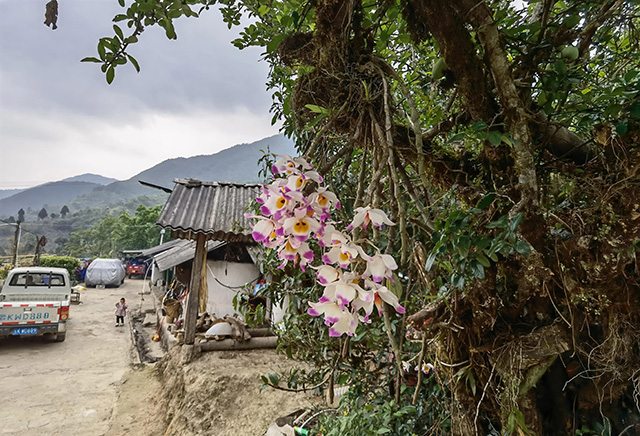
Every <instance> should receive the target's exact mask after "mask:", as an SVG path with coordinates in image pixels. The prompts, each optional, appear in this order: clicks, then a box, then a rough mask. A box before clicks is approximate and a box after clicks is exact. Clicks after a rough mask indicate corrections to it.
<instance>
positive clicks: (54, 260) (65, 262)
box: [40, 256, 80, 281]
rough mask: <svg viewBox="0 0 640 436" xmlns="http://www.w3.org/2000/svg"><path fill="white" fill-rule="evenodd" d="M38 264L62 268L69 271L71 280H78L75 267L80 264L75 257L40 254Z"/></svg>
mask: <svg viewBox="0 0 640 436" xmlns="http://www.w3.org/2000/svg"><path fill="white" fill-rule="evenodd" d="M40 266H49V267H52V268H64V269H66V270H67V271H69V276H71V280H76V281H77V280H79V277H78V274H77V273H76V268H78V267H79V266H80V261H79V260H78V259H76V258H75V257H69V256H42V257H41V258H40Z"/></svg>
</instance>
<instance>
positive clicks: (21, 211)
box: [18, 208, 24, 222]
mask: <svg viewBox="0 0 640 436" xmlns="http://www.w3.org/2000/svg"><path fill="white" fill-rule="evenodd" d="M18 221H20V222H24V209H22V208H20V210H19V211H18Z"/></svg>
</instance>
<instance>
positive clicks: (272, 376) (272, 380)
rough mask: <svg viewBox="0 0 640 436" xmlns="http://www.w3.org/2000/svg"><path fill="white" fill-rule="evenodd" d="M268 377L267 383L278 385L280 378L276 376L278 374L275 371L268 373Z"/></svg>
mask: <svg viewBox="0 0 640 436" xmlns="http://www.w3.org/2000/svg"><path fill="white" fill-rule="evenodd" d="M268 377H269V383H270V384H271V385H273V386H278V384H279V383H280V378H279V377H278V374H276V373H275V372H270V373H269V374H268Z"/></svg>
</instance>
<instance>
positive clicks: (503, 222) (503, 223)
mask: <svg viewBox="0 0 640 436" xmlns="http://www.w3.org/2000/svg"><path fill="white" fill-rule="evenodd" d="M505 227H507V216H506V215H502V216H501V217H500V218H498V219H497V220H495V221H491V222H490V223H489V224H487V228H488V229H495V228H500V229H503V228H505Z"/></svg>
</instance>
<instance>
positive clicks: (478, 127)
mask: <svg viewBox="0 0 640 436" xmlns="http://www.w3.org/2000/svg"><path fill="white" fill-rule="evenodd" d="M487 127H489V125H488V124H487V123H485V122H484V121H476V122H475V123H473V124H472V125H471V128H472V129H473V130H475V131H476V132H477V131H479V130H484V129H486V128H487Z"/></svg>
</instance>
